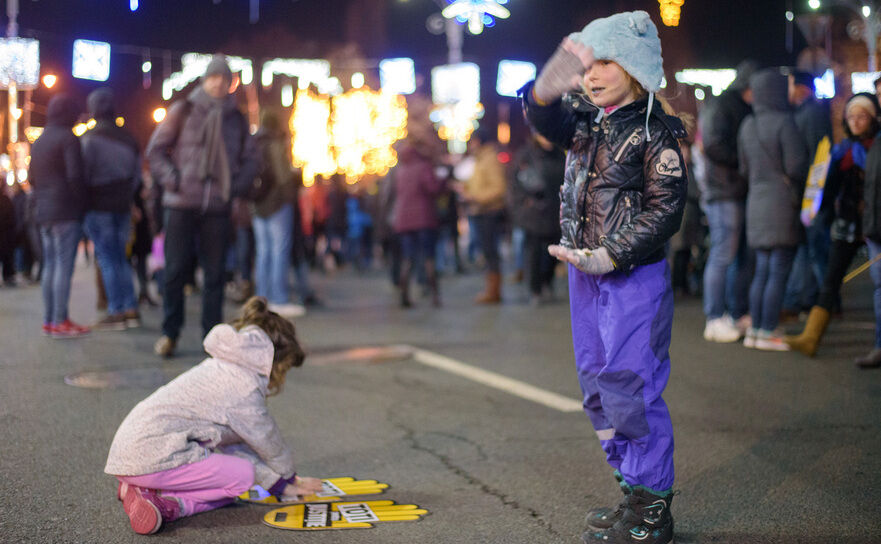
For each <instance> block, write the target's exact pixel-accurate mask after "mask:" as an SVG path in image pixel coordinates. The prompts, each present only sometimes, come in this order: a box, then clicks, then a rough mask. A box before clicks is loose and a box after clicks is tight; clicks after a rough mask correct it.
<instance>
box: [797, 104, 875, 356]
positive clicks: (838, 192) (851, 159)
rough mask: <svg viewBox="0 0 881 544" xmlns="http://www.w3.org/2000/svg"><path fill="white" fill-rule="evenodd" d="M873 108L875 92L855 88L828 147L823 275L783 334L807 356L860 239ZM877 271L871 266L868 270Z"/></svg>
mask: <svg viewBox="0 0 881 544" xmlns="http://www.w3.org/2000/svg"><path fill="white" fill-rule="evenodd" d="M878 116H879V108H878V101H877V100H876V99H875V96H874V95H872V94H869V93H857V94H855V95H853V96H852V97H850V98H849V99H848V101H847V104H845V106H844V133H845V134H846V135H847V138H845V139H844V140H842V141H841V142H839V143H838V144H837V145H836V146H835V147H834V148H832V164H831V165H830V166H829V176H828V179H827V180H826V186H825V187H824V189H823V203H822V204H821V206H820V213H823V212H824V208H826V207H831V208H832V210H831V211H832V212H833V214H834V219H833V220H832V226H831V228H830V231H829V236H830V238H831V239H832V245H831V246H830V247H829V262H828V263H827V265H826V276H825V277H824V279H823V286H822V288H821V289H820V296H819V297H818V298H817V305H816V306H814V307H813V308H811V313H810V314H809V315H808V322H807V323H805V328H804V330H803V331H802V332H801V334H799V335H798V336H787V337H786V338H785V341H786V343H787V344H789V346H790V347H791V348H792V349H794V350H796V351H800V352H801V353H804V354H805V355H808V356H810V357H813V356H814V355H815V354H816V353H817V347H818V346H819V344H820V340H821V339H822V338H823V334H824V333H825V332H826V327H827V326H828V325H829V319H830V318H831V314H832V311H833V310H834V309H835V308H836V306H837V305H839V304H841V284H842V282H843V281H844V275H845V274H846V273H847V269H848V268H849V267H850V263H851V262H852V261H853V259H854V257H855V256H856V254H857V251H858V250H859V249H860V247H862V245H863V244H864V243H865V241H864V240H863V210H864V208H865V207H866V203H865V200H864V199H863V189H864V186H865V182H866V175H865V173H866V162H867V161H866V158H867V156H868V152H869V149H870V148H871V147H872V143H873V142H874V141H875V140H876V139H877V138H878V134H879V130H881V124H879V121H878ZM876 273H877V269H876V272H873V274H876Z"/></svg>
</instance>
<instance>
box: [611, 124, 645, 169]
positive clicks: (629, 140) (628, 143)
mask: <svg viewBox="0 0 881 544" xmlns="http://www.w3.org/2000/svg"><path fill="white" fill-rule="evenodd" d="M638 133H639V129H638V128H635V129H633V132H631V133H630V136H628V137H627V139H626V140H624V143H623V144H622V145H621V148H620V149H619V150H618V152H617V153H615V162H618V161H620V160H621V156H622V155H624V152H625V151H627V148H628V147H630V146H631V145H633V138H634V137H635V136H636V135H637V134H638Z"/></svg>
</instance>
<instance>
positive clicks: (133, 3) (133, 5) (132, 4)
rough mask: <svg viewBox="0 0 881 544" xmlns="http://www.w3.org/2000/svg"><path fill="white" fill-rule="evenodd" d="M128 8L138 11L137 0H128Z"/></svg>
mask: <svg viewBox="0 0 881 544" xmlns="http://www.w3.org/2000/svg"><path fill="white" fill-rule="evenodd" d="M128 9H130V10H132V11H138V0H128Z"/></svg>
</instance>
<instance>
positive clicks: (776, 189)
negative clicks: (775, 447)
mask: <svg viewBox="0 0 881 544" xmlns="http://www.w3.org/2000/svg"><path fill="white" fill-rule="evenodd" d="M787 86H788V82H787V78H786V76H785V75H783V74H782V73H780V71H779V70H778V69H774V68H768V69H765V70H762V71H759V72H757V73H756V74H754V75H753V76H752V78H750V88H751V89H752V91H753V114H751V115H749V116H748V117H747V118H746V119H745V120H744V121H743V125H741V127H740V131H739V133H738V158H739V164H740V172H741V174H742V175H743V176H744V177H746V178H747V180H748V183H749V192H748V193H747V202H746V237H747V243H748V244H749V246H750V247H751V248H753V249H755V251H756V270H755V275H754V276H753V281H752V284H751V285H750V290H749V307H750V315H751V316H752V321H753V326H752V328H750V330H749V331H747V334H746V338H745V339H744V345H745V346H747V347H755V348H758V349H763V350H770V351H788V350H789V346H788V345H787V344H786V342H784V341H783V336H782V335H781V334H780V333H779V332H777V331H776V329H777V325H778V323H779V319H780V309H781V306H782V304H783V292H784V289H785V287H786V279H787V277H788V276H789V271H790V269H791V268H792V260H793V258H794V257H795V250H796V247H797V246H798V244H799V242H800V241H801V237H802V229H801V225H800V224H799V210H800V208H801V198H802V193H803V192H804V185H805V178H806V176H807V172H808V167H809V165H810V163H809V158H808V149H807V145H805V141H804V138H802V136H801V134H800V133H799V130H798V127H797V126H796V124H795V118H794V117H793V114H792V111H791V110H790V106H789V101H788V97H787Z"/></svg>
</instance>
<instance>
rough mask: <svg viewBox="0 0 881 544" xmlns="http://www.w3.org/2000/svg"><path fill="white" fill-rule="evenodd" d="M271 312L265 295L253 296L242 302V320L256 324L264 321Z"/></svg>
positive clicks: (240, 318)
mask: <svg viewBox="0 0 881 544" xmlns="http://www.w3.org/2000/svg"><path fill="white" fill-rule="evenodd" d="M268 314H269V303H268V302H267V301H266V299H265V298H263V297H251V298H249V299H248V300H246V301H245V303H244V304H242V311H241V317H239V320H240V321H249V322H253V323H255V324H256V322H257V321H264V320H265V319H266V316H267V315H268Z"/></svg>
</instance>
